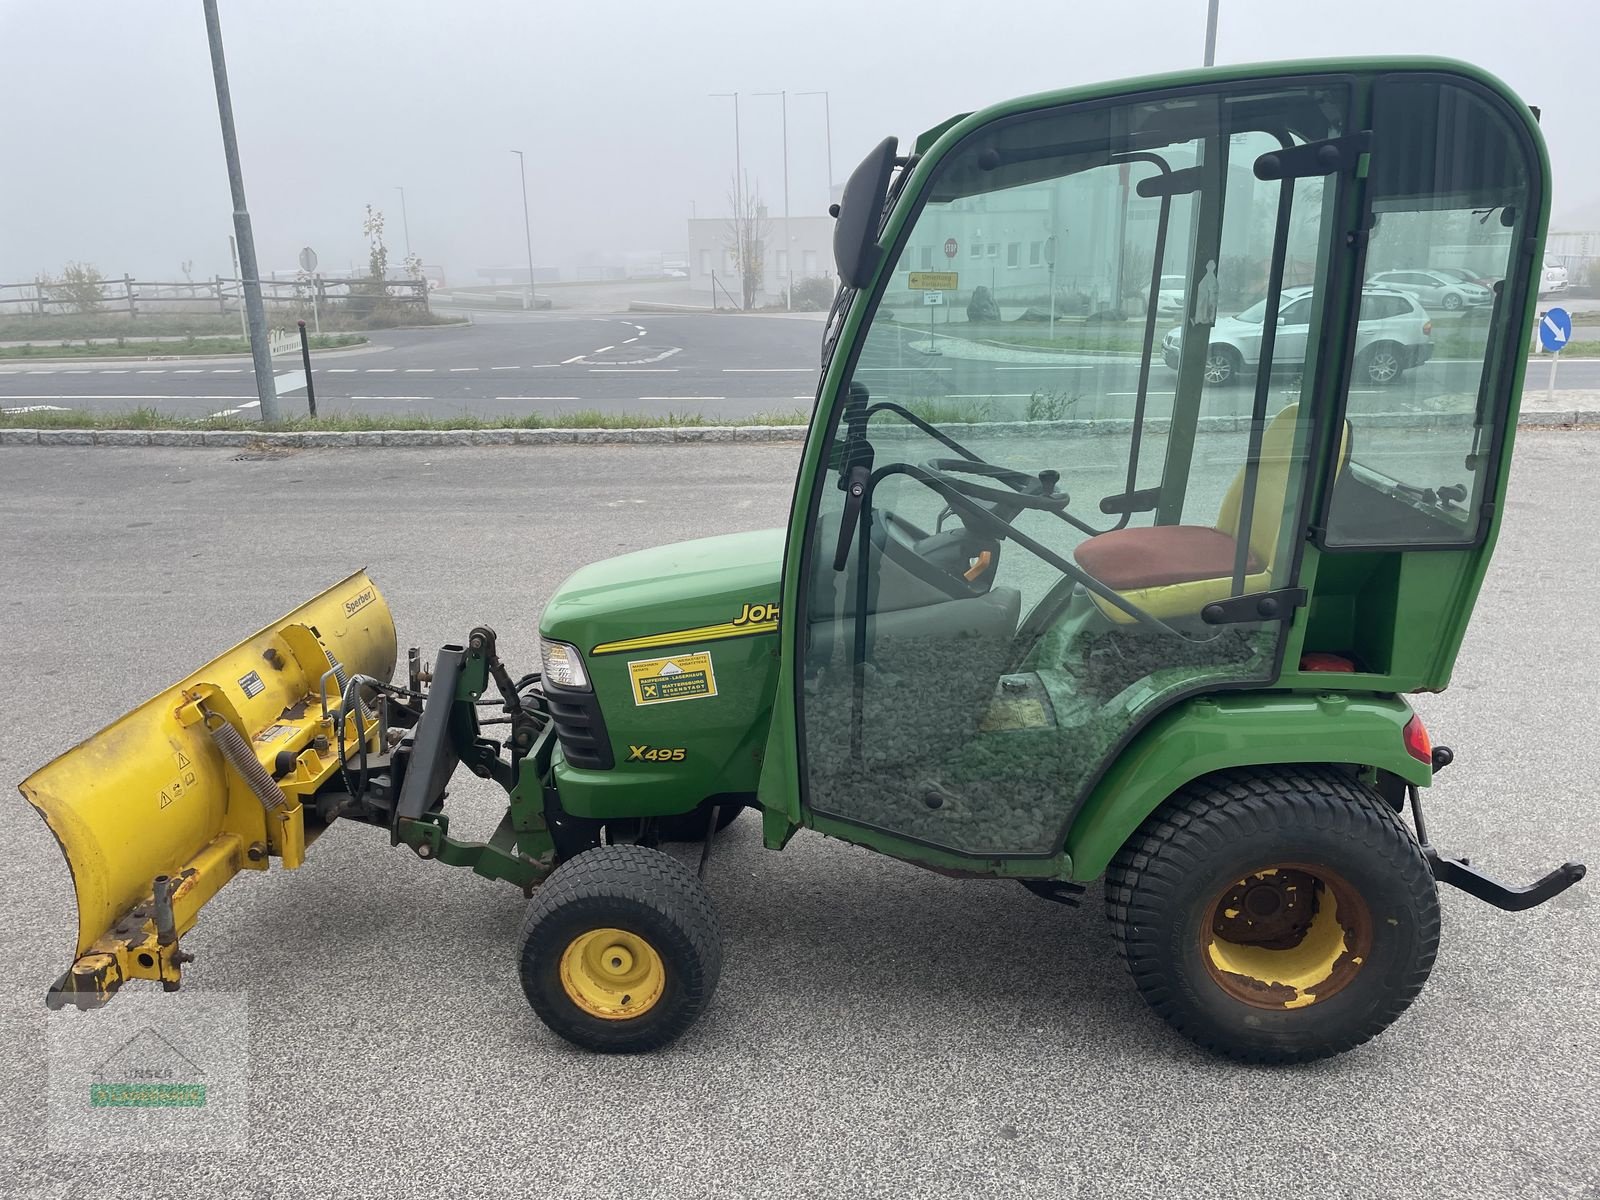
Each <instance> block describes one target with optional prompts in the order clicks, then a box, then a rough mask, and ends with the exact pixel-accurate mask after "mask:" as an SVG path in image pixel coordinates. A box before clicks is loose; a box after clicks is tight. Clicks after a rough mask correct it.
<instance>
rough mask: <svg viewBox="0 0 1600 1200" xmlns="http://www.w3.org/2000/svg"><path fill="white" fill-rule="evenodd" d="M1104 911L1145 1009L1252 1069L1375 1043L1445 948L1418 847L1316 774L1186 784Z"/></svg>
mask: <svg viewBox="0 0 1600 1200" xmlns="http://www.w3.org/2000/svg"><path fill="white" fill-rule="evenodd" d="M1106 908H1107V915H1108V916H1109V917H1110V919H1111V924H1112V930H1113V937H1114V939H1115V940H1116V942H1117V944H1118V948H1119V949H1120V951H1121V953H1122V956H1123V958H1124V960H1125V961H1126V962H1127V965H1128V970H1129V971H1130V972H1131V973H1132V975H1133V978H1134V982H1135V983H1136V984H1137V985H1138V987H1139V991H1140V992H1141V993H1142V994H1143V996H1144V998H1145V1001H1146V1002H1147V1003H1148V1004H1149V1005H1150V1007H1151V1008H1152V1009H1154V1010H1155V1011H1156V1013H1158V1014H1159V1015H1160V1016H1161V1017H1163V1018H1164V1019H1166V1020H1167V1021H1168V1022H1169V1023H1170V1024H1171V1025H1172V1026H1173V1027H1174V1028H1175V1029H1177V1030H1178V1032H1180V1033H1182V1034H1183V1035H1184V1036H1186V1037H1188V1038H1190V1039H1191V1040H1192V1041H1194V1042H1196V1043H1197V1044H1199V1045H1200V1046H1202V1047H1204V1048H1205V1049H1208V1050H1212V1051H1215V1052H1217V1053H1219V1054H1224V1055H1226V1056H1228V1057H1230V1058H1235V1059H1239V1060H1241V1061H1245V1062H1258V1063H1288V1062H1309V1061H1312V1060H1314V1059H1319V1058H1327V1057H1330V1056H1332V1055H1335V1054H1339V1053H1342V1052H1343V1051H1345V1050H1349V1049H1351V1048H1352V1047H1355V1046H1359V1045H1360V1044H1361V1043H1362V1042H1365V1041H1367V1040H1368V1039H1369V1038H1371V1037H1373V1036H1375V1035H1376V1034H1378V1033H1381V1032H1382V1031H1383V1030H1384V1029H1385V1028H1387V1027H1388V1025H1389V1024H1390V1023H1391V1022H1392V1021H1394V1020H1395V1018H1397V1017H1398V1016H1399V1015H1400V1014H1401V1013H1403V1012H1404V1011H1405V1010H1406V1008H1407V1007H1408V1006H1409V1005H1410V1003H1411V1001H1412V1000H1413V999H1414V998H1415V997H1416V995H1417V993H1418V992H1419V991H1421V989H1422V985H1423V984H1424V983H1425V982H1426V981H1427V978H1428V973H1429V971H1430V970H1431V969H1432V966H1433V960H1434V955H1435V953H1436V952H1437V950H1438V945H1439V901H1438V894H1437V891H1436V890H1435V885H1434V880H1433V873H1432V871H1431V870H1430V869H1429V867H1428V863H1427V860H1426V859H1425V858H1424V857H1423V855H1422V851H1421V850H1420V848H1419V847H1418V845H1417V843H1416V841H1415V839H1413V838H1412V836H1411V834H1410V832H1409V831H1408V830H1407V829H1406V827H1405V826H1404V825H1403V824H1401V822H1400V820H1399V818H1398V817H1397V816H1396V815H1395V813H1394V812H1393V811H1392V810H1391V809H1389V808H1388V806H1387V805H1385V804H1384V802H1383V800H1382V798H1381V797H1379V796H1378V795H1376V794H1375V793H1374V792H1372V791H1371V790H1370V789H1368V788H1367V787H1365V786H1364V785H1363V784H1361V783H1359V782H1358V781H1356V780H1354V779H1352V778H1350V777H1349V776H1346V775H1341V774H1339V773H1337V772H1334V771H1331V770H1321V769H1317V768H1301V769H1292V768H1270V769H1268V768H1263V769H1258V770H1253V771H1238V772H1229V773H1226V774H1222V775H1216V776H1210V777H1208V778H1205V779H1201V780H1198V781H1196V782H1195V783H1192V784H1190V785H1189V786H1188V787H1187V788H1185V789H1183V790H1182V791H1180V792H1179V793H1178V794H1177V795H1175V796H1173V797H1172V798H1171V799H1170V800H1168V801H1167V803H1166V804H1164V805H1163V806H1162V807H1161V808H1159V809H1158V810H1156V812H1155V813H1154V814H1152V816H1151V817H1150V818H1149V819H1148V820H1147V821H1146V822H1145V823H1144V825H1143V826H1142V827H1141V828H1140V829H1139V831H1138V832H1137V833H1136V834H1134V836H1133V837H1132V838H1130V839H1129V840H1128V843H1127V845H1125V846H1124V847H1123V849H1122V850H1121V852H1120V853H1119V854H1118V855H1117V857H1116V860H1115V861H1114V862H1113V863H1112V866H1111V870H1110V872H1109V874H1108V877H1107V887H1106Z"/></svg>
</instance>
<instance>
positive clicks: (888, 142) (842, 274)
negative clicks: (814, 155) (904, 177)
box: [833, 137, 900, 288]
mask: <svg viewBox="0 0 1600 1200" xmlns="http://www.w3.org/2000/svg"><path fill="white" fill-rule="evenodd" d="M899 145H900V141H899V139H898V138H892V137H891V138H884V139H883V141H881V142H879V143H878V144H877V145H876V146H874V147H873V148H872V152H871V153H870V154H868V155H867V156H866V157H865V158H864V159H862V160H861V165H860V166H858V167H857V168H856V169H855V170H854V171H852V172H851V173H850V178H849V179H848V180H846V181H845V185H844V196H843V198H842V199H841V200H840V202H839V206H838V208H839V211H838V212H837V213H835V214H834V215H835V216H836V218H837V219H838V224H836V225H835V226H834V227H833V261H834V265H836V266H837V267H838V268H839V278H840V279H841V280H842V281H843V282H844V285H845V286H846V287H852V288H862V287H866V286H867V284H869V283H871V282H872V275H873V272H874V271H876V270H877V269H878V260H879V259H881V258H882V257H883V247H882V246H880V245H878V224H879V221H880V220H881V219H882V216H883V199H884V197H885V196H887V195H888V194H889V176H890V175H891V174H893V172H894V162H895V151H896V150H897V149H898V147H899Z"/></svg>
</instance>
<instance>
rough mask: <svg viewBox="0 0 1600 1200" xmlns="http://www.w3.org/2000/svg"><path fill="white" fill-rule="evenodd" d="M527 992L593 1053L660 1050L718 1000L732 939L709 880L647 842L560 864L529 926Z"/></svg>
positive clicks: (543, 1013)
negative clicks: (721, 924) (726, 942)
mask: <svg viewBox="0 0 1600 1200" xmlns="http://www.w3.org/2000/svg"><path fill="white" fill-rule="evenodd" d="M518 966H519V969H520V971H521V975H522V990H523V992H524V994H526V996H527V997H528V1002H529V1003H530V1004H531V1005H533V1010H534V1012H535V1013H537V1014H538V1016H539V1019H540V1020H541V1021H543V1022H544V1023H545V1024H546V1025H547V1026H548V1027H549V1028H550V1029H552V1030H553V1031H554V1032H556V1033H558V1034H560V1035H561V1036H562V1037H564V1038H566V1039H567V1040H568V1041H569V1042H572V1043H573V1044H574V1045H577V1046H582V1047H583V1048H584V1049H586V1050H599V1051H603V1052H608V1053H628V1052H636V1051H642V1050H654V1049H656V1048H657V1047H659V1046H664V1045H666V1044H667V1043H668V1042H670V1041H672V1040H673V1039H674V1038H676V1037H678V1036H679V1035H680V1034H682V1033H683V1031H684V1030H686V1029H688V1028H689V1026H690V1025H692V1024H693V1023H694V1021H695V1019H696V1018H697V1017H699V1015H700V1014H701V1012H703V1011H704V1010H705V1007H706V1005H707V1004H709V1003H710V1000H711V995H712V993H713V992H714V991H715V990H716V986H717V976H718V974H719V973H720V971H721V969H722V935H721V932H720V930H719V929H718V927H717V918H716V914H715V912H714V911H713V910H712V907H711V900H710V897H709V896H707V894H706V891H705V888H704V886H702V884H701V883H700V880H699V879H698V878H697V877H696V876H695V875H694V873H693V872H692V871H690V870H689V869H688V868H687V867H685V866H684V865H683V864H681V863H680V862H678V861H677V860H676V859H674V858H671V857H669V856H668V855H666V854H663V853H661V851H659V850H651V849H648V848H647V847H644V846H600V847H597V848H595V849H593V850H588V851H585V852H584V853H582V854H580V855H578V856H577V857H575V858H573V859H571V860H570V861H568V862H566V863H563V864H562V865H561V866H560V867H558V868H557V869H556V871H555V873H554V874H552V875H551V876H550V878H549V879H548V880H546V881H545V883H544V884H543V885H542V886H541V887H540V888H539V890H538V891H537V892H536V893H534V898H533V903H532V904H531V905H530V906H529V908H528V915H527V918H526V919H525V920H524V922H523V925H522V937H521V953H520V955H519V957H518Z"/></svg>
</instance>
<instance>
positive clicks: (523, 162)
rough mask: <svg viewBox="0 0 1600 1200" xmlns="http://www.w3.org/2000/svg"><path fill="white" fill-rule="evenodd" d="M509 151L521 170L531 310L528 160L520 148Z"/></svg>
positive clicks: (531, 229)
mask: <svg viewBox="0 0 1600 1200" xmlns="http://www.w3.org/2000/svg"><path fill="white" fill-rule="evenodd" d="M511 153H513V154H515V155H516V156H517V169H518V170H519V171H521V172H522V236H523V238H524V240H525V241H526V242H527V245H528V311H529V312H532V311H533V302H534V300H535V299H537V296H536V294H535V293H534V290H533V226H532V225H531V224H530V223H529V221H528V160H527V159H525V158H524V157H523V156H522V151H521V150H513V151H512V152H511Z"/></svg>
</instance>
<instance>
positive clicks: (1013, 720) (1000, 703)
mask: <svg viewBox="0 0 1600 1200" xmlns="http://www.w3.org/2000/svg"><path fill="white" fill-rule="evenodd" d="M1049 724H1050V719H1049V718H1048V717H1046V716H1045V714H1044V705H1042V704H1040V703H1039V702H1038V701H1037V700H1026V699H1024V700H1012V699H1000V698H996V699H994V700H991V701H989V709H988V711H987V712H985V713H984V714H983V716H981V717H979V718H978V732H979V733H999V732H1002V731H1004V730H1012V729H1043V728H1044V727H1045V726H1047V725H1049Z"/></svg>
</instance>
